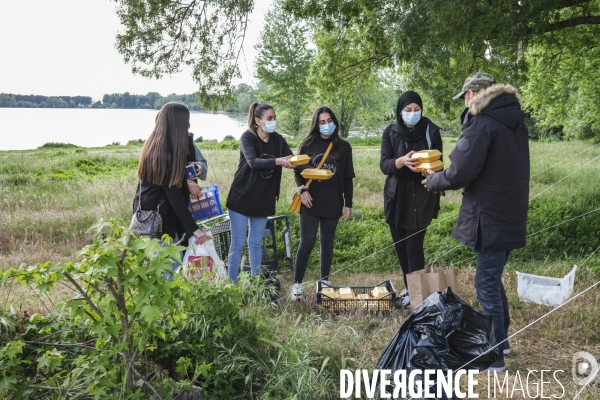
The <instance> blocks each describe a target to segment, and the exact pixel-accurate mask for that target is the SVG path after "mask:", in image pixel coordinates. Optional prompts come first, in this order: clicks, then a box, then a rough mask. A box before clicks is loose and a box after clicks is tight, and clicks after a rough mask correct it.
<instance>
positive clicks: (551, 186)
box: [529, 155, 600, 201]
mask: <svg viewBox="0 0 600 400" xmlns="http://www.w3.org/2000/svg"><path fill="white" fill-rule="evenodd" d="M598 158H600V155H599V156H596V157H594V158H592V159H591V160H590V161H588V162H586V163H585V164H583V165H582V166H581V167H579V168H577V169H576V170H574V171H573V172H571V173H570V174H569V175H567V176H565V177H563V178H561V179H559V180H558V181H556V182H554V183H553V184H552V185H550V186H549V187H547V188H546V189H544V190H542V191H541V192H539V193H537V194H536V195H535V196H533V197H531V198H530V199H529V201H531V200H533V199H535V198H536V197H538V196H539V195H541V194H542V193H545V192H547V191H548V190H550V189H552V188H553V187H554V186H556V185H558V184H559V183H561V182H562V181H564V180H565V179H567V178H568V177H570V176H571V175H573V174H574V173H576V172H577V171H579V170H580V169H582V168H584V167H586V166H587V165H588V164H589V163H591V162H592V161H595V160H597V159H598Z"/></svg>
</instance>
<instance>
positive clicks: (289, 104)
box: [255, 2, 314, 136]
mask: <svg viewBox="0 0 600 400" xmlns="http://www.w3.org/2000/svg"><path fill="white" fill-rule="evenodd" d="M265 21H267V22H268V23H266V24H265V25H264V29H263V31H262V32H261V35H260V38H259V40H258V43H257V44H256V45H255V49H256V51H257V57H256V61H255V64H256V77H257V78H258V79H260V81H261V83H262V84H264V85H265V86H266V91H261V92H259V93H258V97H259V98H260V99H261V101H264V102H266V103H269V104H271V105H272V106H273V107H275V109H276V110H277V120H278V122H279V123H280V124H281V127H280V128H279V131H280V132H284V133H286V134H288V135H292V136H298V135H299V134H300V133H301V131H303V130H307V127H306V126H304V124H303V118H302V117H303V116H304V114H305V113H306V111H307V106H308V105H309V102H310V100H311V98H313V97H314V91H313V90H311V89H310V88H309V87H308V86H307V77H308V71H309V65H310V61H311V59H312V57H313V54H312V51H311V50H310V49H309V41H308V28H307V27H306V25H305V24H303V23H301V22H298V21H296V20H294V19H293V17H292V16H291V15H290V14H288V13H286V12H285V11H284V10H282V9H281V7H280V6H279V3H278V2H276V3H275V4H274V6H273V7H272V9H270V10H269V11H268V12H267V15H266V16H265ZM303 128H304V129H303Z"/></svg>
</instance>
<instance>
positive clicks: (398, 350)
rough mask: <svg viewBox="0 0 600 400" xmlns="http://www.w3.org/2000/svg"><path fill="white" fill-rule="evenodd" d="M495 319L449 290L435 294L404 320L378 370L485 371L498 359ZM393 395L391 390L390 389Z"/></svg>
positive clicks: (407, 371) (408, 372) (384, 352)
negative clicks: (462, 369) (494, 327)
mask: <svg viewBox="0 0 600 400" xmlns="http://www.w3.org/2000/svg"><path fill="white" fill-rule="evenodd" d="M495 345H496V339H495V337H494V329H493V319H492V316H491V315H489V314H487V313H485V312H483V311H481V310H479V309H477V308H474V307H471V306H470V305H468V304H467V303H465V302H464V301H463V300H462V299H461V298H460V297H458V296H457V295H456V294H454V293H453V292H452V290H451V289H450V288H447V289H446V290H445V291H444V292H441V293H440V292H438V293H433V294H432V295H431V296H429V297H428V298H427V299H426V300H425V301H424V302H423V303H421V304H420V305H419V307H417V309H416V310H415V311H413V312H412V313H411V314H410V315H409V316H408V318H407V319H406V320H405V321H404V323H403V324H402V326H401V327H400V329H399V330H398V332H397V333H396V335H394V337H393V338H392V340H391V341H390V343H389V344H388V345H387V347H386V348H385V350H384V351H383V353H382V354H381V357H380V358H379V361H378V362H377V366H376V367H375V368H376V369H388V370H391V371H392V374H393V373H394V372H395V371H397V370H405V371H406V374H407V376H408V375H409V374H410V372H411V371H412V370H413V369H419V370H426V369H436V370H443V371H448V370H452V371H456V370H458V369H459V368H460V367H463V366H464V365H465V364H466V366H465V367H463V368H464V369H479V370H484V369H487V368H489V366H490V365H491V364H492V363H493V362H495V361H496V360H497V358H498V349H497V348H495V349H493V350H492V351H490V352H489V353H487V354H485V355H483V356H481V357H479V358H477V359H476V360H474V361H473V359H474V358H476V357H477V356H479V355H481V354H483V353H485V352H487V351H488V350H489V349H490V348H492V347H494V346H495ZM388 391H389V392H391V390H388Z"/></svg>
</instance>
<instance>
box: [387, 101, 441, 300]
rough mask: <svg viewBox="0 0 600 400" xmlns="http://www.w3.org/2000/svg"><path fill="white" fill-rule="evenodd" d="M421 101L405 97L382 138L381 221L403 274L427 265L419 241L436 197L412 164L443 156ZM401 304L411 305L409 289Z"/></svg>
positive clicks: (437, 133)
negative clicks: (427, 154)
mask: <svg viewBox="0 0 600 400" xmlns="http://www.w3.org/2000/svg"><path fill="white" fill-rule="evenodd" d="M422 110H423V102H422V101H421V96H419V95H418V94H417V93H416V92H413V91H408V92H404V93H403V94H402V96H400V99H399V100H398V106H397V107H396V122H395V123H393V124H391V125H390V126H388V127H387V128H385V130H384V131H383V135H382V137H381V158H380V162H379V167H380V168H381V172H383V173H384V174H385V175H386V178H385V186H384V192H383V199H384V208H385V221H386V222H387V223H388V224H389V226H390V232H391V234H392V240H393V242H394V247H395V250H396V256H397V257H398V261H399V263H400V267H401V268H402V273H403V275H404V286H405V287H407V286H406V274H408V273H410V272H414V271H419V270H421V269H423V268H424V266H425V255H424V249H423V242H424V241H425V232H426V229H427V227H428V226H429V224H431V220H432V219H433V218H437V216H438V212H439V209H440V196H439V194H437V193H433V192H429V191H428V190H427V189H425V187H424V186H423V185H421V183H420V182H421V180H422V179H423V177H422V175H421V174H420V173H419V172H418V171H417V170H416V169H415V168H414V167H415V166H416V165H417V164H419V161H418V160H415V159H411V156H412V155H413V153H415V152H416V151H419V150H427V149H437V150H439V151H440V152H442V151H443V150H442V137H441V136H440V129H439V128H438V127H437V126H436V125H435V124H434V123H433V122H431V121H430V120H429V119H428V118H426V117H423V116H422V115H421V114H422ZM400 297H401V298H402V300H403V305H404V306H406V307H407V306H408V305H409V304H410V302H409V297H408V290H407V289H404V291H403V292H402V293H401V294H400Z"/></svg>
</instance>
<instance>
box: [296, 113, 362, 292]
mask: <svg viewBox="0 0 600 400" xmlns="http://www.w3.org/2000/svg"><path fill="white" fill-rule="evenodd" d="M338 132H339V124H338V121H337V118H336V117H335V115H334V114H333V111H331V109H330V108H328V107H319V108H318V109H317V110H316V111H315V112H314V114H313V117H312V122H311V125H310V130H309V132H308V135H307V136H306V137H305V138H304V139H302V141H301V142H300V144H299V145H298V154H307V155H309V156H310V158H311V159H310V162H309V163H308V164H306V165H301V166H298V167H296V169H295V170H294V175H295V177H296V184H297V186H298V191H299V192H300V196H301V199H302V207H301V209H300V245H299V246H298V253H297V254H296V273H295V278H294V280H295V282H294V285H293V286H292V293H291V299H292V300H300V299H302V280H303V279H304V273H305V272H306V268H307V266H308V259H309V257H310V253H311V252H312V249H313V247H314V245H315V241H316V237H317V231H319V227H320V234H319V236H320V241H321V252H320V263H321V280H323V281H325V282H326V283H329V281H327V280H328V279H329V272H330V270H331V263H332V261H333V242H334V238H335V231H336V228H337V224H338V221H339V219H340V217H341V216H342V215H343V216H344V220H345V221H348V220H349V219H350V217H351V215H352V192H353V184H352V178H354V176H355V175H354V165H353V163H352V148H351V147H350V144H349V143H348V142H346V141H345V140H343V139H342V138H341V137H340V136H339V133H338ZM330 146H331V150H330V151H329V154H328V155H327V158H326V159H325V162H324V163H323V165H322V167H321V168H322V169H328V170H330V171H331V172H333V178H331V179H329V180H324V181H317V180H315V181H312V183H311V184H310V187H309V188H308V189H306V188H305V184H306V180H305V179H304V178H303V177H302V175H300V173H301V172H302V171H303V170H304V169H306V168H317V167H318V166H319V164H320V163H321V161H322V159H323V157H324V156H325V155H326V153H327V149H328V148H329V147H330Z"/></svg>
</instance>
